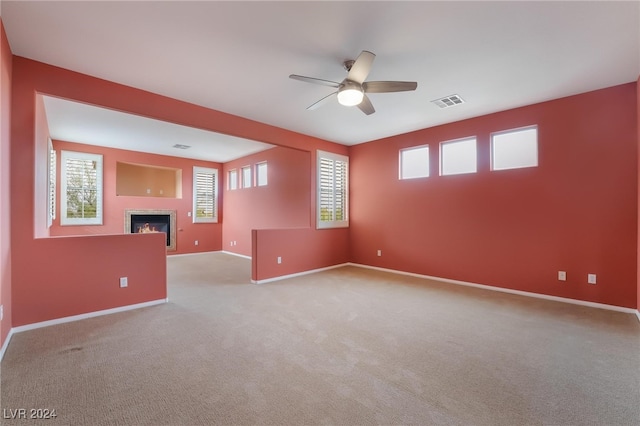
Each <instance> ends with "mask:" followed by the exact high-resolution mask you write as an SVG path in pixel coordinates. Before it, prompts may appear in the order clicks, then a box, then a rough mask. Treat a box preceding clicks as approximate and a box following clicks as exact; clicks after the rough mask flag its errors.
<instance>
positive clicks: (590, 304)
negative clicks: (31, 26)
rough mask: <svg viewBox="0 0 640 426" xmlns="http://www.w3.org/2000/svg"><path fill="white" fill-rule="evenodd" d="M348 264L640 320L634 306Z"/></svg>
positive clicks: (359, 265) (639, 313) (639, 315)
mask: <svg viewBox="0 0 640 426" xmlns="http://www.w3.org/2000/svg"><path fill="white" fill-rule="evenodd" d="M348 265H351V266H356V267H359V268H365V269H374V270H377V271H383V272H390V273H392V274H398V275H407V276H410V277H417V278H424V279H428V280H433V281H440V282H445V283H449V284H456V285H462V286H466V287H475V288H481V289H484V290H491V291H499V292H502V293H510V294H517V295H519V296H527V297H535V298H537V299H546V300H553V301H555V302H564V303H570V304H573V305H581V306H588V307H590V308H598V309H607V310H610V311H618V312H624V313H628V314H633V313H635V314H636V315H637V316H638V320H640V312H639V311H638V310H636V309H633V308H625V307H622V306H615V305H606V304H604V303H595V302H587V301H585V300H577V299H569V298H566V297H558V296H549V295H546V294H540V293H531V292H528V291H521V290H512V289H509V288H503V287H494V286H490V285H486V284H476V283H470V282H466V281H458V280H451V279H448V278H441V277H433V276H431V275H423V274H415V273H412V272H404V271H398V270H396V269H387V268H380V267H378V266H370V265H363V264H360V263H348Z"/></svg>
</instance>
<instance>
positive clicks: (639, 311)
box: [636, 307, 640, 321]
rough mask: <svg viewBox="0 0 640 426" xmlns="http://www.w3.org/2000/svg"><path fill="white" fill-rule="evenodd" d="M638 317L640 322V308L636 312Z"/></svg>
mask: <svg viewBox="0 0 640 426" xmlns="http://www.w3.org/2000/svg"><path fill="white" fill-rule="evenodd" d="M636 316H637V317H638V321H640V307H639V309H638V310H637V311H636Z"/></svg>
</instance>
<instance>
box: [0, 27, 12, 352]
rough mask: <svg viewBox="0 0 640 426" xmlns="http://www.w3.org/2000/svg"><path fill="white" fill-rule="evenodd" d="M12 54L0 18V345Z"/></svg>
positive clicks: (7, 304)
mask: <svg viewBox="0 0 640 426" xmlns="http://www.w3.org/2000/svg"><path fill="white" fill-rule="evenodd" d="M12 58H13V57H12V55H11V49H10V47H9V43H8V41H7V35H6V33H5V31H4V25H3V24H2V19H0V305H2V306H3V309H4V318H3V319H2V322H0V347H2V345H3V344H4V342H5V340H6V338H7V335H8V334H9V331H10V330H11V327H12V324H11V311H12V309H11V282H12V280H11V221H10V218H11V210H10V199H11V197H10V187H9V183H10V173H9V170H10V166H9V165H10V164H11V158H10V145H11V131H10V130H11V81H12Z"/></svg>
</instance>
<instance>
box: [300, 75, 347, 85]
mask: <svg viewBox="0 0 640 426" xmlns="http://www.w3.org/2000/svg"><path fill="white" fill-rule="evenodd" d="M289 78H292V79H294V80H300V81H304V82H305V83H312V84H320V85H322V86H329V87H335V88H338V87H340V83H336V82H335V81H330V80H323V79H321V78H313V77H305V76H303V75H296V74H291V75H290V76H289Z"/></svg>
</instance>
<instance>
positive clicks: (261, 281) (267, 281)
mask: <svg viewBox="0 0 640 426" xmlns="http://www.w3.org/2000/svg"><path fill="white" fill-rule="evenodd" d="M347 265H349V263H340V264H338V265H332V266H327V267H324V268H318V269H311V270H309V271H302V272H296V273H295V274H289V275H281V276H279V277H273V278H267V279H265V280H251V282H252V283H253V284H266V283H270V282H273V281H280V280H286V279H287V278H294V277H300V276H302V275H309V274H315V273H316V272H322V271H328V270H329V269H336V268H342V267H343V266H347Z"/></svg>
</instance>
